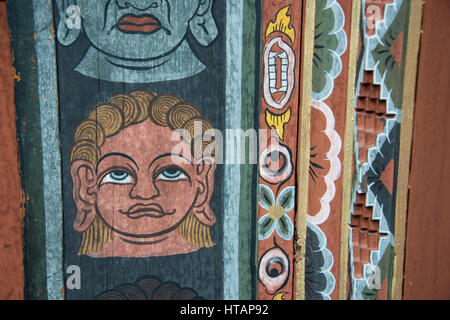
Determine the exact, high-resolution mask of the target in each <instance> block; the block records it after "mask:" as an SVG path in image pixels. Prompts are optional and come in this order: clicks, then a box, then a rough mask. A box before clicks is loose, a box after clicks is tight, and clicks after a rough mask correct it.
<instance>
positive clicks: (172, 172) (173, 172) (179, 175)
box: [158, 167, 187, 181]
mask: <svg viewBox="0 0 450 320" xmlns="http://www.w3.org/2000/svg"><path fill="white" fill-rule="evenodd" d="M186 178H187V176H186V175H185V174H184V173H183V171H181V170H180V169H178V168H176V167H169V168H166V169H164V170H163V171H162V172H161V173H160V174H159V176H158V179H160V180H164V181H179V180H185V179H186Z"/></svg>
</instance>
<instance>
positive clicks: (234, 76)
mask: <svg viewBox="0 0 450 320" xmlns="http://www.w3.org/2000/svg"><path fill="white" fill-rule="evenodd" d="M226 7H227V9H226V88H225V105H226V113H225V128H226V129H241V111H242V100H241V92H242V88H241V80H242V75H241V71H242V28H243V4H242V1H240V0H227V1H226ZM230 138H231V139H234V137H230V136H227V135H225V143H224V145H225V146H226V147H225V152H224V155H225V157H224V159H227V155H228V154H229V153H230V152H233V150H231V148H233V149H234V145H233V146H231V144H230V143H228V139H230ZM228 146H230V147H231V148H230V149H228ZM240 169H241V168H240V165H239V164H226V163H225V164H224V171H225V172H224V226H223V230H224V232H223V263H224V265H223V269H224V270H223V299H224V300H237V299H239V276H238V275H239V205H240V203H239V202H240V197H239V195H240V190H239V186H240V185H241V176H240V175H241V171H240Z"/></svg>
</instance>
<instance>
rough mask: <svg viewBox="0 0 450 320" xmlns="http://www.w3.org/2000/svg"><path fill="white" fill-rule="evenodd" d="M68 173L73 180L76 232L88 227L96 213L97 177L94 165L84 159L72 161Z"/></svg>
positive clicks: (74, 225) (74, 224)
mask: <svg viewBox="0 0 450 320" xmlns="http://www.w3.org/2000/svg"><path fill="white" fill-rule="evenodd" d="M70 173H71V175H72V181H73V200H74V201H75V205H76V207H77V209H76V215H75V220H74V222H73V227H74V228H75V230H77V231H78V232H83V231H85V230H86V229H87V228H89V226H90V225H91V223H92V221H94V218H95V215H96V210H95V203H96V200H97V177H96V174H95V168H94V166H93V165H92V164H91V163H90V162H88V161H84V160H77V161H75V162H73V163H72V165H71V167H70Z"/></svg>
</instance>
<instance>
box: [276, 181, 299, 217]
mask: <svg viewBox="0 0 450 320" xmlns="http://www.w3.org/2000/svg"><path fill="white" fill-rule="evenodd" d="M277 205H279V206H282V207H283V209H284V212H285V213H286V212H289V211H291V210H292V209H294V206H295V187H287V188H286V189H284V190H283V191H281V193H280V195H279V196H278V199H277Z"/></svg>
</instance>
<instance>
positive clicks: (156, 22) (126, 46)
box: [79, 0, 200, 59]
mask: <svg viewBox="0 0 450 320" xmlns="http://www.w3.org/2000/svg"><path fill="white" fill-rule="evenodd" d="M79 4H80V9H81V16H82V20H83V28H84V31H85V32H86V35H87V37H88V38H89V40H90V42H91V44H92V45H93V46H94V47H96V48H97V49H98V50H100V51H102V52H104V53H106V54H108V55H111V56H114V57H118V58H125V59H153V58H159V57H162V56H163V55H165V54H168V53H170V52H171V51H173V50H174V49H175V48H176V47H177V46H178V45H179V44H180V43H181V42H182V41H183V39H184V37H185V35H186V32H187V29H188V27H189V21H190V20H191V19H192V18H193V17H194V15H195V13H196V11H197V9H198V7H199V5H200V0H95V1H94V0H79Z"/></svg>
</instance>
